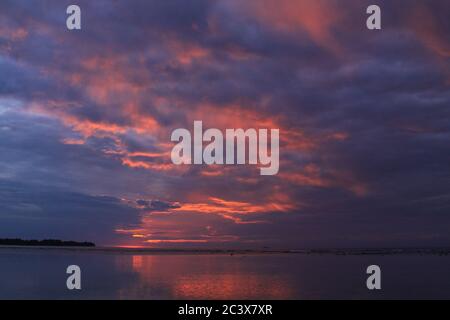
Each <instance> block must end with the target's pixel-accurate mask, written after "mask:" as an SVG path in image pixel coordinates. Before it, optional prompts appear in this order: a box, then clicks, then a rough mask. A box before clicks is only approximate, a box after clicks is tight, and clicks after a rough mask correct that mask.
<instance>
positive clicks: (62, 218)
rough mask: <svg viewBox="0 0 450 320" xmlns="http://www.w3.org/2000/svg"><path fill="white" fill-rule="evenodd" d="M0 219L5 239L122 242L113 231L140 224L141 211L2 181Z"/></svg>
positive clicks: (95, 198) (99, 199) (104, 200)
mask: <svg viewBox="0 0 450 320" xmlns="http://www.w3.org/2000/svg"><path fill="white" fill-rule="evenodd" d="M0 219H1V221H2V223H1V227H0V233H1V234H2V237H11V238H15V237H22V238H26V239H30V238H38V239H42V238H57V239H74V240H79V241H84V240H90V241H98V242H100V243H114V242H116V243H117V242H119V243H120V238H119V237H118V236H117V235H116V234H115V232H114V230H115V229H116V228H120V227H123V226H124V225H126V226H129V225H133V224H137V223H138V222H139V212H138V211H137V210H135V209H133V208H131V207H128V206H126V205H124V204H122V203H121V202H120V200H118V199H116V198H113V197H105V196H90V195H86V194H82V193H75V192H71V191H67V190H63V189H59V188H58V189H55V188H50V187H43V186H42V185H41V184H39V185H33V184H22V183H17V182H13V181H8V180H1V181H0Z"/></svg>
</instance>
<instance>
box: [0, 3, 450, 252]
mask: <svg viewBox="0 0 450 320" xmlns="http://www.w3.org/2000/svg"><path fill="white" fill-rule="evenodd" d="M375 2H376V3H377V4H378V5H379V6H380V7H381V10H382V29H381V30H375V31H373V30H368V29H367V28H366V19H367V17H368V15H367V14H366V8H367V7H368V6H369V5H371V4H374V1H366V0H361V1H356V0H355V1H351V0H346V1H345V3H344V2H343V1H342V0H317V1H309V0H308V1H307V0H258V1H256V0H249V1H241V0H190V1H185V0H171V1H159V0H153V1H140V0H133V1H125V0H115V1H106V0H96V1H84V0H83V1H82V0H77V1H72V0H71V1H66V0H58V1H56V0H54V1H48V0H42V1H41V0H40V1H37V0H32V1H30V0H28V1H23V0H2V1H1V2H0V238H16V237H20V238H26V239H46V238H58V239H65V240H79V241H94V242H95V243H97V245H105V246H144V247H186V248H190V247H208V248H212V247H214V248H289V249H296V248H307V247H380V246H381V247H394V246H422V247H426V246H448V245H450V232H449V231H450V109H449V108H450V90H449V89H450V36H449V35H450V22H449V21H450V20H449V19H448V14H449V12H450V3H449V1H448V0H433V1H424V0H421V1H417V0H390V1H381V0H377V1H375ZM74 3H76V4H78V5H79V6H80V7H81V12H82V30H77V31H69V30H68V29H67V28H66V18H67V15H66V8H67V6H68V5H70V4H74ZM195 120H201V121H203V126H204V128H219V129H222V130H224V129H226V128H243V129H248V128H257V129H258V128H268V129H271V128H278V129H280V171H279V173H278V174H277V175H274V176H261V175H260V173H259V169H258V167H256V166H250V165H239V166H237V165H227V166H222V165H213V166H208V165H191V166H189V165H184V166H176V165H174V164H172V162H171V159H170V152H171V149H172V148H173V146H174V143H173V142H171V141H170V136H171V132H172V131H173V130H175V129H177V128H187V129H192V126H193V122H194V121H195Z"/></svg>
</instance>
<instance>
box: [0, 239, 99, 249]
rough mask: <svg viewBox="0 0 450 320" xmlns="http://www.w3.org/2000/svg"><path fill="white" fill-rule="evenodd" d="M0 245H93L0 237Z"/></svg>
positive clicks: (89, 244) (90, 243) (93, 245)
mask: <svg viewBox="0 0 450 320" xmlns="http://www.w3.org/2000/svg"><path fill="white" fill-rule="evenodd" d="M0 246H46V247H95V243H92V242H76V241H62V240H55V239H47V240H23V239H0Z"/></svg>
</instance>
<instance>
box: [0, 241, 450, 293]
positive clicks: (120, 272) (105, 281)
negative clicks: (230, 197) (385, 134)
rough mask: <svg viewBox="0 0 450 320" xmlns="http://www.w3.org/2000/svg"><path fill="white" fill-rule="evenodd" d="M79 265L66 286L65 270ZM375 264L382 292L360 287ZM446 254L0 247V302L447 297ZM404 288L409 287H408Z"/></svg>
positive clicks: (448, 261) (448, 260)
mask: <svg viewBox="0 0 450 320" xmlns="http://www.w3.org/2000/svg"><path fill="white" fill-rule="evenodd" d="M71 264H76V265H79V266H80V267H81V269H82V290H81V291H69V290H67V288H66V286H65V284H66V277H67V274H66V268H67V266H68V265H71ZM371 264H378V265H380V266H381V268H382V274H383V278H382V279H383V280H382V283H383V290H381V291H378V292H373V291H369V290H367V288H366V286H365V282H366V276H367V275H366V273H365V270H366V268H367V266H368V265H371ZM448 270H450V256H433V255H422V256H421V255H392V256H382V255H375V256H352V255H350V256H337V255H332V254H331V255H281V254H280V255H234V256H229V255H206V254H205V255H195V254H184V255H181V254H180V255H173V254H165V255H164V254H159V255H145V254H144V255H141V254H139V255H132V254H128V253H126V252H104V251H97V250H88V251H73V250H64V249H53V250H47V249H45V250H42V249H40V250H38V249H5V248H0V299H362V298H367V299H421V298H429V299H432V298H434V299H449V298H450V277H449V274H448ZM412 288H413V289H414V290H412Z"/></svg>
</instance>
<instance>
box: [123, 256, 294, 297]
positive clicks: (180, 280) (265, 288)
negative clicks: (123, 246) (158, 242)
mask: <svg viewBox="0 0 450 320" xmlns="http://www.w3.org/2000/svg"><path fill="white" fill-rule="evenodd" d="M129 261H130V267H131V268H132V270H133V271H134V272H136V273H137V274H138V276H139V281H138V283H137V284H136V285H135V286H134V287H133V288H129V290H130V292H133V293H134V294H136V291H140V290H142V291H148V290H154V287H155V286H157V285H160V284H164V290H167V292H168V295H169V296H170V297H171V298H174V299H220V300H224V299H289V298H290V297H292V296H293V295H294V294H295V293H294V291H295V290H294V289H293V288H292V285H291V284H290V283H289V280H288V278H287V277H285V276H283V275H282V274H278V275H274V274H272V273H270V272H262V271H261V268H258V265H257V264H256V263H255V262H257V261H258V260H253V259H251V258H249V257H247V256H228V255H206V254H205V255H193V254H191V255H182V254H180V255H174V254H156V255H134V256H131V257H130V260H129ZM257 270H258V271H257Z"/></svg>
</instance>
